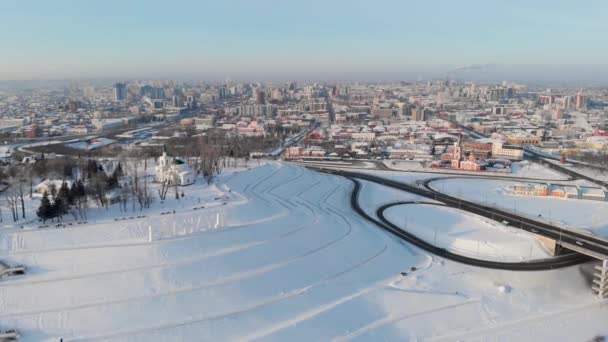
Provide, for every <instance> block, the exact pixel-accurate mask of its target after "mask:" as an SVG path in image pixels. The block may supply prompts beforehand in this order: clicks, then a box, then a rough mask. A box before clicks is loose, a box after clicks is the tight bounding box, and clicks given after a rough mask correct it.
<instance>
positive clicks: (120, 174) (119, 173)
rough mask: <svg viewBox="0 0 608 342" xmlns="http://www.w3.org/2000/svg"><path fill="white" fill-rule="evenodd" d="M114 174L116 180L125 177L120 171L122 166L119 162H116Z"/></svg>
mask: <svg viewBox="0 0 608 342" xmlns="http://www.w3.org/2000/svg"><path fill="white" fill-rule="evenodd" d="M114 173H115V174H116V178H120V177H122V176H124V175H125V173H124V171H123V170H122V164H121V163H120V162H118V165H117V166H116V169H114Z"/></svg>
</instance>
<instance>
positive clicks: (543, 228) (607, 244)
mask: <svg viewBox="0 0 608 342" xmlns="http://www.w3.org/2000/svg"><path fill="white" fill-rule="evenodd" d="M379 164H381V163H376V165H379ZM382 165H383V164H382ZM548 166H549V167H552V166H556V167H555V168H554V169H556V170H558V171H560V172H561V171H562V170H561V169H563V168H561V167H559V166H557V165H553V164H550V165H548ZM307 167H308V168H309V169H312V170H315V171H317V172H322V173H327V174H333V175H336V176H342V177H346V178H348V179H350V180H351V181H352V182H353V183H354V185H355V186H354V189H353V192H352V195H351V207H352V208H353V210H354V211H355V212H357V213H358V214H359V215H361V216H362V217H363V218H365V219H366V220H368V221H370V222H372V223H374V224H375V225H377V226H378V227H380V228H382V229H384V230H386V231H387V232H389V233H391V234H393V235H396V236H397V237H399V238H401V239H403V240H404V241H406V242H408V243H410V244H413V245H415V246H417V247H419V248H421V249H423V250H426V251H428V252H430V253H432V254H435V255H438V256H441V257H444V258H446V259H448V260H453V261H456V262H460V263H464V264H468V265H473V266H478V267H484V268H492V269H503V270H513V271H538V270H550V269H557V268H562V267H567V266H572V265H576V264H581V263H584V262H587V261H590V260H592V258H591V257H595V258H597V259H606V258H608V239H606V238H601V237H597V236H594V235H591V234H589V233H587V232H582V231H576V230H575V229H564V228H563V227H556V226H553V225H551V224H548V223H544V222H540V221H537V220H533V219H531V218H528V217H525V216H521V215H518V214H515V213H511V212H508V211H505V210H500V209H497V208H495V207H490V206H486V205H483V204H479V203H475V202H471V201H467V200H463V199H462V198H457V197H453V196H450V195H447V194H444V193H442V192H439V191H437V190H434V189H433V188H432V187H431V186H430V184H431V183H432V182H433V181H435V180H437V179H438V178H429V179H425V180H423V181H420V182H417V184H416V185H413V184H408V183H401V182H397V181H394V180H390V179H387V178H385V177H381V176H378V175H371V174H368V173H360V172H355V171H354V170H353V171H350V170H345V168H343V167H331V168H330V167H323V166H320V165H319V164H316V165H314V166H312V165H309V166H307ZM346 169H353V168H352V167H346ZM567 174H568V176H569V177H570V179H581V178H582V179H587V178H589V177H585V176H584V175H580V174H578V173H576V172H573V171H571V170H568V173H567ZM469 178H470V176H469ZM474 178H489V177H474ZM492 178H495V177H492ZM501 178H509V179H511V180H515V179H514V178H513V177H501ZM516 179H520V178H516ZM360 180H365V181H369V182H373V183H376V184H380V185H383V186H387V187H390V188H393V189H397V190H400V191H405V192H408V193H412V194H416V195H419V196H422V197H426V198H429V199H432V200H434V201H439V202H442V203H443V205H445V206H448V207H452V208H456V209H459V210H464V211H467V212H471V213H473V214H476V215H480V216H483V217H486V218H489V219H491V220H495V221H498V222H501V223H504V224H509V225H510V226H511V227H514V228H518V229H522V230H525V231H528V232H530V233H533V234H537V235H540V236H544V237H546V238H549V239H552V240H555V241H557V242H558V243H559V245H560V246H561V247H565V248H567V250H566V253H564V254H563V255H560V256H557V257H551V258H546V259H538V260H530V261H522V262H500V261H489V260H483V259H476V258H471V257H468V256H464V255H460V254H457V253H453V252H450V251H447V250H446V249H445V248H441V247H438V246H435V245H433V244H431V243H430V242H428V241H425V240H423V239H421V238H419V237H417V236H415V235H414V234H412V233H410V232H407V231H405V230H403V229H402V228H400V227H398V226H397V225H395V224H394V223H392V222H390V221H389V220H388V219H386V218H385V217H384V211H385V210H386V209H388V208H390V207H392V206H395V205H401V204H415V203H413V202H395V203H388V204H385V205H383V206H381V207H380V208H378V209H377V211H376V216H377V217H378V219H376V218H374V217H371V216H370V215H368V214H367V213H366V212H365V211H364V210H363V209H362V208H361V207H360V205H359V201H358V196H359V192H360V188H361V183H360ZM536 181H538V179H536ZM596 184H597V183H596ZM571 251H576V252H578V253H572V252H571Z"/></svg>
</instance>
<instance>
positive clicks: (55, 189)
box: [51, 183, 57, 200]
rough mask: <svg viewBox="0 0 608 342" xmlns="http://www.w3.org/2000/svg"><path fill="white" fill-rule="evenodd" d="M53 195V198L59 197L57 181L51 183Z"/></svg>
mask: <svg viewBox="0 0 608 342" xmlns="http://www.w3.org/2000/svg"><path fill="white" fill-rule="evenodd" d="M51 197H52V198H53V200H55V197H57V186H55V183H53V184H51Z"/></svg>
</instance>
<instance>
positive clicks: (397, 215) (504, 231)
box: [384, 204, 549, 261]
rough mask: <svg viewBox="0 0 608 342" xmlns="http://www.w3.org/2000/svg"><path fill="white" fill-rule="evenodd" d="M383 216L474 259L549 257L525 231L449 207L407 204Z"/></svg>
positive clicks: (388, 210)
mask: <svg viewBox="0 0 608 342" xmlns="http://www.w3.org/2000/svg"><path fill="white" fill-rule="evenodd" d="M384 215H385V217H386V218H387V219H388V220H389V221H391V222H392V223H394V224H396V225H398V226H400V227H402V229H404V230H407V231H408V232H410V233H413V234H414V235H416V236H418V237H420V238H422V239H424V240H426V241H428V242H431V243H432V244H433V245H436V246H439V247H443V248H445V249H447V250H449V251H451V252H454V253H458V254H462V255H466V256H469V257H473V258H477V259H486V260H496V261H522V260H531V259H542V258H547V257H548V256H549V255H548V254H547V253H546V251H545V250H544V249H543V248H542V247H541V245H540V244H539V243H538V242H537V240H536V239H535V238H534V237H533V236H532V235H530V234H528V233H526V232H523V231H521V230H519V229H515V228H510V227H507V226H504V225H502V224H500V223H498V222H491V221H490V220H487V219H485V218H483V217H480V216H477V215H474V214H463V213H462V212H460V211H458V210H457V209H453V208H449V207H444V206H439V205H431V204H407V205H399V206H394V207H390V208H388V209H387V210H386V211H385V213H384Z"/></svg>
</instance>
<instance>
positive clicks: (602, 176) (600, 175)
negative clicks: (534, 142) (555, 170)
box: [545, 159, 608, 182]
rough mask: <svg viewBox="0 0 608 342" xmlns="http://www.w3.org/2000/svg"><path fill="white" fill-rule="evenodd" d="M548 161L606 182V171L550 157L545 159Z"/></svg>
mask: <svg viewBox="0 0 608 342" xmlns="http://www.w3.org/2000/svg"><path fill="white" fill-rule="evenodd" d="M545 160H546V161H547V162H549V163H553V164H557V165H559V166H562V167H565V168H566V169H570V170H572V171H574V172H578V173H580V174H583V175H585V176H587V177H591V178H593V179H597V180H601V181H604V182H608V171H605V170H601V169H597V168H593V167H589V166H585V165H582V164H572V163H564V164H562V163H560V162H559V161H556V160H552V159H545Z"/></svg>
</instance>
